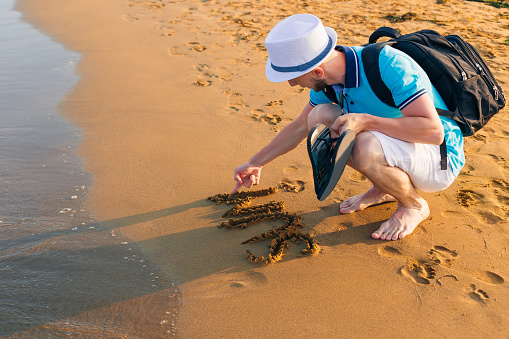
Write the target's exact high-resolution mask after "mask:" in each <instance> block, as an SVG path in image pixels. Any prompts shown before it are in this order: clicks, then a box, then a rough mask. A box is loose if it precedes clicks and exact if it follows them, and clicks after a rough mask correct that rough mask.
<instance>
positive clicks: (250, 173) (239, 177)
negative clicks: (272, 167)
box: [230, 162, 262, 196]
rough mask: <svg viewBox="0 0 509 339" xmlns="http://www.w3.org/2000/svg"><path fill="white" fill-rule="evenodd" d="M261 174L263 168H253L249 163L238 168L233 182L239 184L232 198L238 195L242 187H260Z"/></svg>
mask: <svg viewBox="0 0 509 339" xmlns="http://www.w3.org/2000/svg"><path fill="white" fill-rule="evenodd" d="M261 172H262V167H261V166H252V165H251V164H249V163H247V162H246V163H245V164H243V165H240V166H239V167H237V168H236V169H235V172H234V174H233V180H235V181H237V184H236V185H235V188H234V189H233V191H232V192H231V193H230V196H231V195H233V194H234V193H236V192H237V191H238V190H239V189H240V188H241V187H242V186H245V187H247V188H250V187H251V186H253V185H258V183H259V182H260V175H261Z"/></svg>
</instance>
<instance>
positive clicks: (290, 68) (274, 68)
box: [270, 37, 332, 73]
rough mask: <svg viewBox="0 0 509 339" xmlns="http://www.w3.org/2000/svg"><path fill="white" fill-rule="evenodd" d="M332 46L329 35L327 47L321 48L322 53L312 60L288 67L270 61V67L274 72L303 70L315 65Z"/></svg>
mask: <svg viewBox="0 0 509 339" xmlns="http://www.w3.org/2000/svg"><path fill="white" fill-rule="evenodd" d="M331 48H332V39H331V37H329V43H328V44H327V47H325V49H324V50H323V52H322V53H320V54H319V55H318V56H317V57H316V58H314V59H313V60H311V61H308V62H306V63H304V64H302V65H297V66H290V67H280V66H276V65H274V64H273V63H272V62H271V63H270V66H271V67H272V69H273V70H275V71H276V72H283V73H289V72H302V71H305V70H306V69H308V68H310V67H312V66H314V65H316V64H317V63H318V62H320V61H321V60H322V59H323V58H325V56H326V55H327V54H328V53H329V52H330V50H331Z"/></svg>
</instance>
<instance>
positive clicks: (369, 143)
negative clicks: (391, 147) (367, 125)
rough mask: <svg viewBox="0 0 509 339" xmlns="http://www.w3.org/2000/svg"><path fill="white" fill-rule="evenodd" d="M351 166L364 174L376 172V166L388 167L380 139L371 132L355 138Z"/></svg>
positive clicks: (362, 133)
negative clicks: (371, 171)
mask: <svg viewBox="0 0 509 339" xmlns="http://www.w3.org/2000/svg"><path fill="white" fill-rule="evenodd" d="M349 165H350V166H351V167H353V168H354V169H356V170H357V171H359V172H361V173H363V174H367V173H368V172H369V171H370V170H374V169H375V170H376V166H380V165H382V166H387V161H386V160H385V154H384V152H383V149H382V145H381V144H380V141H379V140H378V138H377V137H375V136H374V135H373V134H372V133H370V132H361V133H359V134H358V135H357V136H356V138H355V145H354V148H353V151H352V155H351V157H350V162H349Z"/></svg>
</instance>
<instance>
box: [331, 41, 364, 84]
mask: <svg viewBox="0 0 509 339" xmlns="http://www.w3.org/2000/svg"><path fill="white" fill-rule="evenodd" d="M336 50H337V51H340V52H343V53H345V67H346V73H345V83H344V86H342V87H344V88H355V87H359V59H358V58H357V53H355V51H354V50H353V48H352V47H349V46H336Z"/></svg>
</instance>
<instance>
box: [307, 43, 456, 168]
mask: <svg viewBox="0 0 509 339" xmlns="http://www.w3.org/2000/svg"><path fill="white" fill-rule="evenodd" d="M338 48H339V50H341V51H342V52H344V53H345V62H346V74H345V84H344V85H342V84H336V85H333V87H334V89H335V90H336V95H337V96H338V98H339V94H340V93H341V92H343V104H344V105H343V106H344V110H345V112H346V113H368V114H372V115H375V116H379V117H383V118H400V117H402V114H401V109H403V108H404V107H405V106H407V105H408V104H409V103H411V102H412V101H413V100H415V99H417V98H418V97H420V96H421V95H423V94H424V93H427V94H428V95H429V96H430V97H431V100H433V103H434V104H435V107H437V108H441V109H445V110H447V106H446V105H445V103H444V101H443V99H442V97H441V96H440V94H438V91H437V90H436V89H435V87H434V86H433V85H432V84H431V81H430V80H429V78H428V76H427V75H426V73H425V72H424V70H423V69H422V68H421V67H420V66H419V65H418V64H417V63H416V62H415V61H414V60H413V59H412V58H410V57H409V56H408V55H406V54H404V53H403V52H400V51H399V50H397V49H395V48H392V47H390V46H385V47H384V48H383V49H382V51H381V52H380V57H379V65H380V75H381V77H382V80H383V81H384V83H385V85H386V86H387V87H388V88H389V90H390V91H391V93H392V97H393V99H394V103H395V104H396V106H397V107H398V108H395V107H391V106H389V105H387V104H385V103H383V102H382V101H381V100H380V99H378V97H377V96H376V94H375V93H374V92H373V90H372V89H371V87H370V86H369V83H368V79H367V78H366V74H365V73H364V67H363V66H362V58H361V52H362V49H363V47H349V46H338ZM309 96H310V100H309V103H310V105H311V106H316V105H319V104H324V103H331V100H330V99H329V98H327V96H326V95H325V94H324V93H323V92H321V91H320V92H315V91H314V90H311V91H310V94H309ZM440 120H441V121H442V125H443V126H444V132H445V142H446V144H447V156H448V159H449V166H450V168H451V169H452V172H453V173H454V175H456V176H457V175H458V174H459V172H460V170H461V168H462V167H463V165H464V164H465V155H464V153H463V134H462V133H461V130H460V128H459V127H458V125H457V124H456V122H455V121H454V120H452V119H450V118H447V117H442V116H440Z"/></svg>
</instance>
